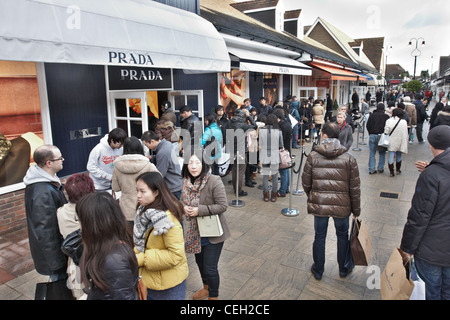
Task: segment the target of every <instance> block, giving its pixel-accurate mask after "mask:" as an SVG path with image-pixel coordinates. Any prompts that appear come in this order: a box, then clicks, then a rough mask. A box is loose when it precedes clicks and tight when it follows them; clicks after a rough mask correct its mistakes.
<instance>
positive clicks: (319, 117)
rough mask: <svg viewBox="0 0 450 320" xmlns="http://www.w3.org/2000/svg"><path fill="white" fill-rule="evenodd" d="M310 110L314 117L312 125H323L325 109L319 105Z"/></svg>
mask: <svg viewBox="0 0 450 320" xmlns="http://www.w3.org/2000/svg"><path fill="white" fill-rule="evenodd" d="M312 110H313V116H314V123H315V124H323V119H324V117H325V108H324V107H322V106H321V105H320V104H315V105H314V107H313V108H312Z"/></svg>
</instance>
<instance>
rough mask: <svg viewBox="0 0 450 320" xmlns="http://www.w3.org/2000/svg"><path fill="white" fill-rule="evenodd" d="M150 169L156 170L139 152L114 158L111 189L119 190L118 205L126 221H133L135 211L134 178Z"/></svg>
mask: <svg viewBox="0 0 450 320" xmlns="http://www.w3.org/2000/svg"><path fill="white" fill-rule="evenodd" d="M150 171H158V170H157V169H156V167H155V165H154V164H153V163H151V162H150V160H149V159H148V158H147V157H145V156H143V155H140V154H124V155H122V156H120V157H118V158H117V159H116V160H114V171H113V176H112V189H113V190H114V191H116V192H118V191H120V192H121V196H120V199H119V205H120V209H122V213H123V214H124V215H125V218H126V219H127V220H128V221H133V220H134V215H135V213H136V207H137V192H136V178H137V177H138V176H139V175H141V174H142V173H144V172H150Z"/></svg>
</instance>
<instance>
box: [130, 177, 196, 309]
mask: <svg viewBox="0 0 450 320" xmlns="http://www.w3.org/2000/svg"><path fill="white" fill-rule="evenodd" d="M136 188H137V200H138V208H137V212H136V217H135V220H134V230H133V238H134V244H135V248H134V251H135V253H136V257H137V260H138V265H139V268H140V270H139V271H140V275H141V276H142V281H143V283H144V284H145V286H146V287H147V299H148V300H184V299H185V297H186V278H187V276H188V274H189V269H188V264H187V259H186V254H185V251H184V238H183V229H182V227H181V223H180V220H181V217H182V215H183V213H184V210H183V205H182V204H181V202H180V201H179V200H178V199H177V198H176V197H175V196H174V195H173V193H172V192H170V190H169V188H168V187H167V184H166V182H165V180H164V178H163V177H162V176H161V174H160V173H159V172H146V173H143V174H142V175H140V176H139V177H137V179H136Z"/></svg>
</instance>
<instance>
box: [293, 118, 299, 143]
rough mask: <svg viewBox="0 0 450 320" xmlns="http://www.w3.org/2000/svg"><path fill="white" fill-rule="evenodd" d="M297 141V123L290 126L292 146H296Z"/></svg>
mask: <svg viewBox="0 0 450 320" xmlns="http://www.w3.org/2000/svg"><path fill="white" fill-rule="evenodd" d="M297 143H298V123H297V124H296V125H295V126H294V128H292V148H297Z"/></svg>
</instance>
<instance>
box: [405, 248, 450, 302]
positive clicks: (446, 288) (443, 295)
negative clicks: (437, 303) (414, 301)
mask: <svg viewBox="0 0 450 320" xmlns="http://www.w3.org/2000/svg"><path fill="white" fill-rule="evenodd" d="M414 263H415V265H416V269H417V272H418V273H419V276H420V278H421V279H422V280H423V281H424V282H425V292H426V293H425V296H426V299H427V300H450V267H439V266H435V265H432V264H430V263H428V262H426V261H425V260H422V259H420V258H418V257H416V256H414Z"/></svg>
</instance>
